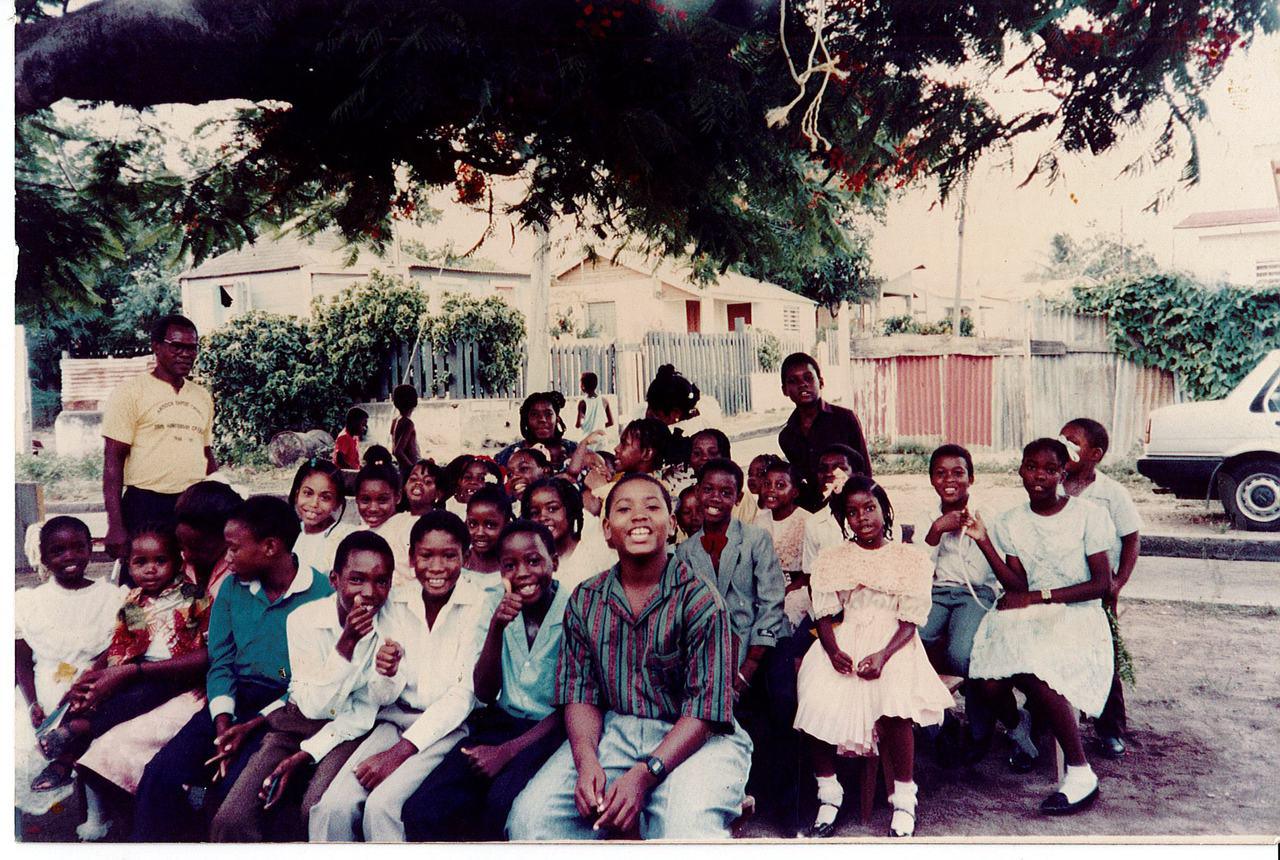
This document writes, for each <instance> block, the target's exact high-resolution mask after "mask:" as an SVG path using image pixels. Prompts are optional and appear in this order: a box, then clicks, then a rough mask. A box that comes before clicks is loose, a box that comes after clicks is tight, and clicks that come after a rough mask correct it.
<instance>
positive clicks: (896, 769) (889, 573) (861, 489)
mask: <svg viewBox="0 0 1280 860" xmlns="http://www.w3.org/2000/svg"><path fill="white" fill-rule="evenodd" d="M833 508H835V509H836V511H837V512H838V513H839V514H840V517H839V520H840V526H841V530H842V532H843V534H844V536H845V540H844V541H843V542H842V543H841V544H839V545H838V546H833V547H831V548H829V549H826V550H824V551H823V552H822V553H821V554H820V555H819V556H818V559H817V561H816V562H815V564H814V570H813V574H812V577H811V579H810V582H809V586H810V588H811V590H812V592H813V616H814V618H816V619H817V628H818V641H819V642H820V643H821V644H822V647H821V648H810V649H809V652H808V654H806V655H805V658H804V662H803V663H802V664H801V666H800V675H799V677H798V679H797V688H798V692H799V699H800V704H799V708H798V709H797V711H796V723H795V724H796V728H798V729H800V730H801V731H803V732H805V733H806V734H807V735H809V737H810V739H811V744H810V750H811V755H812V758H813V766H814V774H815V775H816V777H817V780H818V802H819V806H818V815H817V819H816V820H815V821H814V824H813V828H812V829H811V831H810V835H812V836H830V835H831V834H832V833H833V832H834V830H835V820H836V814H837V813H838V812H839V809H840V804H841V802H842V801H843V799H844V791H843V789H842V788H841V787H840V783H839V781H838V780H837V779H836V775H835V756H836V754H837V753H840V754H852V755H870V754H875V753H876V752H879V753H880V754H881V755H884V756H886V757H888V759H889V763H890V766H891V767H892V770H893V774H894V785H893V793H892V794H891V795H890V797H889V802H890V804H891V805H892V806H893V818H892V820H891V822H890V824H889V835H891V836H910V835H911V834H912V833H914V832H915V811H916V784H915V778H914V767H913V760H914V758H915V741H914V737H913V734H912V723H915V724H917V725H922V726H927V725H937V724H938V723H941V722H942V717H943V713H944V712H945V710H946V709H947V708H949V707H950V706H951V705H952V704H953V699H952V697H951V694H950V693H949V692H948V691H947V688H946V687H945V686H944V685H943V684H942V682H941V681H939V680H938V676H937V673H936V672H934V670H933V667H932V666H931V665H930V664H929V658H928V656H927V655H926V654H925V650H924V645H923V644H922V643H921V642H920V636H919V634H917V633H916V627H917V626H918V625H920V624H923V623H924V621H925V619H926V618H928V616H929V605H930V587H931V584H932V581H933V564H932V562H931V561H930V560H929V557H928V556H926V555H924V554H923V553H921V552H919V551H918V550H917V549H915V548H914V547H911V546H907V545H904V544H894V543H890V542H889V536H890V534H891V529H892V527H893V507H892V505H891V504H890V502H889V497H888V494H886V493H885V491H884V489H883V488H882V487H880V486H879V485H878V484H876V483H875V482H874V481H872V480H871V479H870V478H868V477H865V476H863V475H854V476H853V477H851V478H850V479H849V480H848V481H847V482H846V483H845V485H844V488H843V489H842V490H841V491H840V494H839V495H838V496H837V497H836V500H835V501H834V502H833ZM841 609H843V610H844V621H843V623H841V624H840V626H839V627H838V628H837V627H836V626H835V625H834V624H833V622H832V616H834V615H835V614H837V613H838V612H839V611H840V610H841Z"/></svg>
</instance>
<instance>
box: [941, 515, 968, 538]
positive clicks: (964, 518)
mask: <svg viewBox="0 0 1280 860" xmlns="http://www.w3.org/2000/svg"><path fill="white" fill-rule="evenodd" d="M968 522H969V511H968V510H967V509H961V510H958V511H949V512H947V513H945V514H943V515H942V516H940V517H938V518H937V519H936V520H934V521H933V530H934V531H936V532H938V533H939V534H945V533H946V532H955V531H959V530H960V529H962V528H964V527H965V526H966V525H968Z"/></svg>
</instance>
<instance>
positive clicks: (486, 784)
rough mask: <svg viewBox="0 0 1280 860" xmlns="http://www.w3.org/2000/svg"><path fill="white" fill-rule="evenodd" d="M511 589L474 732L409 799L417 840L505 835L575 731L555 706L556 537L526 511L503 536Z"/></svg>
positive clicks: (561, 602)
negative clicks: (526, 795) (532, 783)
mask: <svg viewBox="0 0 1280 860" xmlns="http://www.w3.org/2000/svg"><path fill="white" fill-rule="evenodd" d="M498 557H499V565H500V566H499V570H500V571H501V573H502V581H503V586H504V588H505V594H504V595H503V597H502V602H501V603H499V604H498V605H497V608H496V609H495V610H494V613H493V619H492V620H491V621H490V623H489V632H488V634H487V636H486V637H485V642H484V647H483V649H482V650H481V652H480V658H479V659H478V660H477V662H476V667H475V673H474V682H475V693H476V697H477V698H478V699H480V701H482V702H484V703H486V704H487V707H484V708H480V709H478V710H476V711H475V712H474V713H472V715H471V717H470V718H469V719H468V720H467V727H468V730H469V731H468V735H467V737H466V738H465V739H464V740H462V741H461V742H459V743H458V745H457V746H455V747H454V748H453V750H452V751H451V752H450V753H449V754H448V755H447V756H445V759H444V761H442V762H441V763H440V766H439V767H437V768H436V769H435V770H434V771H432V772H431V775H430V776H428V777H427V778H426V780H425V781H424V782H423V783H422V785H421V786H419V788H418V790H417V791H415V792H414V793H413V795H412V796H411V797H410V798H409V799H408V800H407V801H406V802H405V804H404V810H403V812H402V815H403V817H404V827H405V835H406V836H407V837H408V839H409V840H410V841H412V842H439V841H453V840H484V841H497V840H501V839H502V838H503V831H504V828H505V826H506V821H507V815H508V813H509V812H510V811H511V804H512V803H513V802H514V801H515V799H516V795H517V794H519V793H520V791H521V790H522V789H523V788H524V787H525V786H526V785H527V784H528V783H529V780H531V779H533V776H534V774H536V773H537V772H538V769H539V768H541V767H542V765H543V764H544V763H546V761H547V759H549V758H550V757H551V754H552V753H554V752H555V751H556V750H557V749H559V747H560V744H562V743H563V742H564V740H565V730H564V720H563V719H562V717H561V712H560V709H559V708H557V707H556V706H555V686H556V664H557V663H558V662H559V658H560V646H561V642H562V641H563V636H562V633H563V626H564V609H565V605H566V604H567V603H568V602H569V591H570V589H568V588H567V587H563V586H560V584H559V583H558V582H557V581H556V580H555V579H554V578H553V574H554V573H555V571H556V566H557V564H558V559H557V557H556V550H555V540H554V539H553V538H552V537H551V533H550V532H549V531H547V528H546V527H545V526H543V525H541V524H539V523H533V522H529V521H527V520H516V521H515V522H512V523H508V524H507V525H506V527H505V528H503V530H502V534H501V535H499V536H498Z"/></svg>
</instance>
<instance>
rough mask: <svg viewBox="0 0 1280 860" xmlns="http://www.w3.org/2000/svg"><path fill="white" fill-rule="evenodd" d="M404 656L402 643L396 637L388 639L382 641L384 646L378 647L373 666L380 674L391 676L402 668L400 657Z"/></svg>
mask: <svg viewBox="0 0 1280 860" xmlns="http://www.w3.org/2000/svg"><path fill="white" fill-rule="evenodd" d="M403 656H404V649H403V648H401V647H400V643H399V642H396V641H395V640H394V639H388V640H387V641H385V642H383V643H382V647H381V648H379V649H378V653H377V654H375V655H374V656H373V667H374V669H376V670H377V672H378V674H379V675H385V676H386V677H388V678H390V677H393V676H394V675H395V673H396V670H398V669H399V668H400V658H401V657H403Z"/></svg>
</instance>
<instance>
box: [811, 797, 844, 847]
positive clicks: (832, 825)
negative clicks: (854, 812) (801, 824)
mask: <svg viewBox="0 0 1280 860" xmlns="http://www.w3.org/2000/svg"><path fill="white" fill-rule="evenodd" d="M824 809H830V810H831V813H830V814H831V820H830V821H824V820H823V819H824V818H825V817H826V816H824V815H823V814H822V811H823V810H824ZM839 814H840V807H839V806H836V805H835V804H834V803H819V804H818V817H817V818H816V819H814V822H813V826H812V827H810V828H809V838H810V839H826V838H828V837H829V836H832V835H834V834H835V832H836V816H837V815H839Z"/></svg>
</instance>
